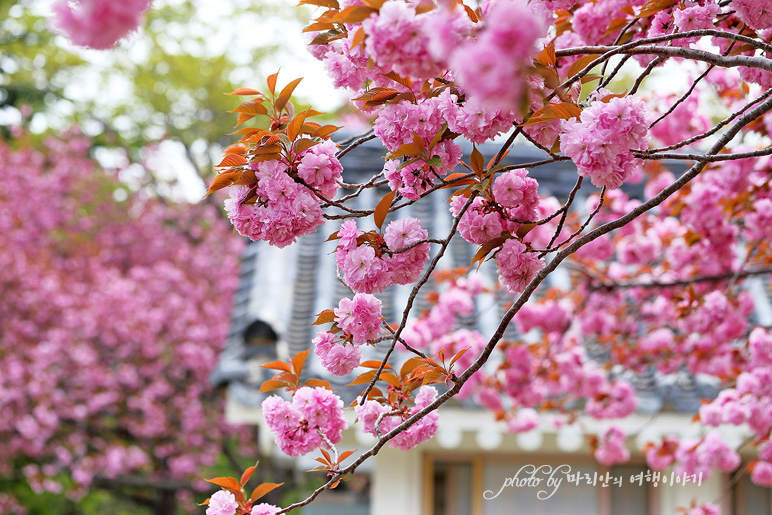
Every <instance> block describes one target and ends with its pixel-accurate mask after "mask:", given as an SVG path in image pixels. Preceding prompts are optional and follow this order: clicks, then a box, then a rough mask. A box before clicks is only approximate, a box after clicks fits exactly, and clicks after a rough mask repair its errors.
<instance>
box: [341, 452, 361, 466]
mask: <svg viewBox="0 0 772 515" xmlns="http://www.w3.org/2000/svg"><path fill="white" fill-rule="evenodd" d="M355 452H357V449H354V450H353V451H345V452H342V453H341V454H340V457H339V458H338V463H339V464H340V463H343V461H344V460H345V459H346V458H348V457H349V456H351V455H352V454H354V453H355Z"/></svg>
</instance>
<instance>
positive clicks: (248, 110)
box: [228, 100, 268, 116]
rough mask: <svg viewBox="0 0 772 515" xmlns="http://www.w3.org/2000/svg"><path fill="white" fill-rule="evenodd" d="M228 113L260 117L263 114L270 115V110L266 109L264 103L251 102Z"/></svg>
mask: <svg viewBox="0 0 772 515" xmlns="http://www.w3.org/2000/svg"><path fill="white" fill-rule="evenodd" d="M228 112H229V113H244V114H251V115H252V116H258V115H261V114H268V109H266V108H265V106H264V105H263V104H262V103H260V102H255V101H252V100H250V101H249V102H242V103H241V104H240V105H239V106H238V107H237V108H236V109H234V110H233V111H228Z"/></svg>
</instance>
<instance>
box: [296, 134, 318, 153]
mask: <svg viewBox="0 0 772 515" xmlns="http://www.w3.org/2000/svg"><path fill="white" fill-rule="evenodd" d="M319 143H321V141H314V140H312V139H310V138H301V139H299V140H297V141H295V144H294V145H292V150H294V151H295V153H296V154H301V153H303V152H305V151H306V150H308V149H309V148H311V147H313V146H316V145H318V144H319Z"/></svg>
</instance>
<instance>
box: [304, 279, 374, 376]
mask: <svg viewBox="0 0 772 515" xmlns="http://www.w3.org/2000/svg"><path fill="white" fill-rule="evenodd" d="M333 312H334V314H335V324H334V325H333V329H332V330H331V331H322V332H320V333H319V334H317V336H316V338H314V339H313V341H312V343H313V344H314V351H315V352H316V355H317V356H318V357H319V359H320V360H321V362H322V365H323V366H324V368H325V369H327V371H328V372H330V373H332V374H335V375H338V376H343V375H346V374H350V373H351V372H352V371H353V370H354V369H355V368H356V367H358V366H359V362H360V360H361V358H362V351H361V349H360V348H359V346H360V345H362V344H364V343H367V342H368V341H370V340H374V339H376V338H378V336H380V334H381V332H382V331H383V328H382V325H381V324H382V320H383V317H382V316H381V301H380V300H378V299H377V298H375V297H374V296H372V295H370V294H367V293H357V294H356V295H354V298H353V299H348V298H343V299H341V300H340V303H339V304H338V307H337V308H335V309H334V310H333ZM338 330H340V331H342V332H343V334H342V337H341V338H340V342H337V341H336V334H335V332H337V331H338Z"/></svg>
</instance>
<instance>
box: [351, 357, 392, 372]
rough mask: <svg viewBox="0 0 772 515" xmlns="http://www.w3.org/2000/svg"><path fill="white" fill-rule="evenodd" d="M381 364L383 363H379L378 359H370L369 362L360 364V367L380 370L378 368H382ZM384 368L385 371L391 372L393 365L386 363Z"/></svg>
mask: <svg viewBox="0 0 772 515" xmlns="http://www.w3.org/2000/svg"><path fill="white" fill-rule="evenodd" d="M381 363H382V362H381V361H378V360H377V359H370V360H367V361H363V362H362V363H360V364H359V366H360V367H364V368H374V369H378V368H381ZM383 368H384V370H390V369H391V365H389V364H388V363H386V365H385V366H384V367H383Z"/></svg>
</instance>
